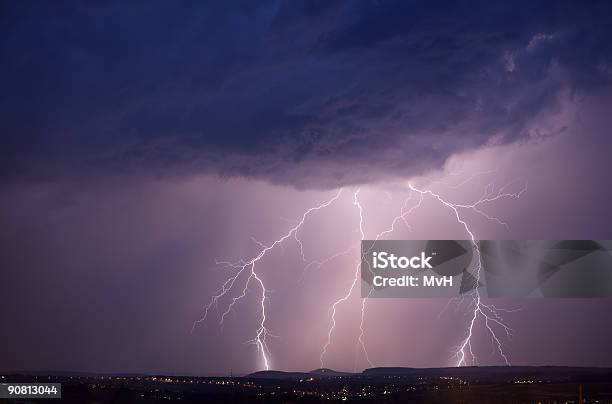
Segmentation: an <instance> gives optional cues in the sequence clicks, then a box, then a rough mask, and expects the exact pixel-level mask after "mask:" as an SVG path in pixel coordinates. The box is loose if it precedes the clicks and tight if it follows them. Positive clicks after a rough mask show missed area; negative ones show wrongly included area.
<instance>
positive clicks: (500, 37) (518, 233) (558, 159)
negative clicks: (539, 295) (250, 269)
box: [0, 0, 612, 374]
mask: <svg viewBox="0 0 612 404" xmlns="http://www.w3.org/2000/svg"><path fill="white" fill-rule="evenodd" d="M0 32H1V35H0V136H1V139H2V142H1V148H0V153H1V154H0V156H1V158H0V245H1V246H2V247H1V248H0V319H1V320H2V324H1V325H0V372H2V371H12V370H73V371H87V372H169V373H182V374H225V373H227V372H229V370H230V369H233V371H234V372H236V373H246V372H251V371H255V370H259V369H261V368H262V363H261V358H260V355H258V353H257V349H256V347H255V346H254V345H249V344H247V343H245V342H246V341H248V340H250V339H252V338H253V336H254V332H255V331H256V329H257V327H258V322H259V321H260V315H261V312H260V307H259V302H258V300H257V297H258V295H257V289H256V287H254V286H255V285H251V286H252V287H251V288H249V289H248V293H247V294H246V296H245V298H244V299H242V300H241V301H239V302H238V303H237V304H236V306H235V310H234V312H232V313H230V315H229V316H228V318H227V319H226V321H225V324H224V327H220V326H219V317H218V315H217V313H216V312H214V311H213V313H212V314H211V316H210V317H209V318H208V319H207V321H206V322H202V323H201V324H199V325H198V326H197V327H196V328H195V329H194V330H193V332H191V331H192V325H193V324H194V321H196V320H198V319H200V318H202V316H203V313H204V310H203V308H204V306H205V305H206V304H207V303H208V302H209V301H210V298H211V296H212V295H213V294H214V292H215V291H216V290H218V289H219V287H220V286H221V285H222V283H223V282H224V280H225V279H226V278H227V276H228V274H230V273H231V268H230V269H228V268H223V267H222V266H220V265H218V264H217V262H218V261H230V262H238V261H239V260H240V259H246V260H248V259H251V258H252V257H253V256H256V255H257V254H258V252H259V251H260V250H261V245H260V244H259V243H263V244H264V245H269V244H270V243H272V242H273V241H274V240H276V239H278V238H279V237H281V236H282V235H283V234H285V233H287V231H288V230H289V229H290V228H292V227H293V226H295V225H296V224H297V223H298V221H299V220H300V218H301V217H302V214H303V213H304V212H305V211H306V210H307V209H309V208H311V207H313V206H316V205H318V204H321V203H323V202H324V201H327V200H329V199H330V198H332V197H333V196H334V195H335V194H336V193H337V192H338V189H340V188H343V189H344V191H343V193H342V194H341V196H340V198H339V199H338V200H337V201H336V202H335V203H334V204H332V205H330V206H329V207H327V208H325V209H322V210H321V211H320V212H317V214H316V215H312V216H309V218H308V220H307V221H306V222H305V224H304V226H303V227H302V228H300V231H299V239H300V240H301V241H302V244H303V250H304V254H305V257H306V260H307V261H308V262H310V261H312V260H315V261H322V260H325V259H326V258H327V257H330V256H332V255H334V254H337V253H339V252H344V251H348V253H346V254H344V255H341V256H339V257H337V258H335V259H333V260H331V261H329V262H327V263H326V264H324V265H321V266H317V265H315V266H311V267H309V269H308V271H306V272H304V267H305V265H306V263H305V262H304V260H303V259H302V257H301V255H300V248H299V243H298V242H297V241H296V240H295V239H294V238H293V237H291V238H289V239H288V240H287V241H286V242H284V243H283V244H282V245H281V246H279V247H278V248H275V249H274V250H272V251H271V252H270V254H268V255H266V256H265V257H264V259H262V261H261V262H260V263H258V271H259V274H260V276H261V278H262V279H264V280H265V283H266V285H267V288H268V289H269V293H268V300H267V304H266V314H267V320H268V323H267V326H268V327H269V329H270V331H271V332H272V333H273V334H274V335H276V336H277V338H276V337H271V338H270V339H269V342H268V343H269V349H270V358H271V366H272V367H273V368H276V369H283V370H309V369H314V368H318V367H320V363H319V355H320V352H321V348H322V346H323V345H324V344H325V341H326V339H327V332H328V329H329V325H330V316H329V312H328V308H329V306H330V304H331V303H333V301H335V300H336V299H338V298H339V297H341V296H342V295H343V294H344V293H345V292H346V290H347V287H348V286H350V284H351V281H352V279H353V273H354V263H355V260H356V259H358V258H359V257H358V252H357V251H358V250H357V249H358V248H359V241H360V239H361V234H360V229H359V212H358V210H357V209H356V207H355V205H354V192H355V190H356V189H360V193H359V195H360V201H361V203H362V206H363V225H364V230H365V236H366V238H367V237H370V238H372V237H374V236H375V235H376V234H377V233H379V232H381V231H383V230H384V229H386V228H388V226H389V224H390V222H391V220H392V219H393V217H394V216H397V214H398V213H399V212H400V210H401V208H402V205H403V204H404V202H405V200H406V198H407V197H408V196H409V189H408V187H407V185H408V184H409V183H410V184H418V186H419V187H422V188H424V189H431V190H433V191H435V192H436V193H439V194H441V195H443V196H444V198H446V199H448V200H452V201H454V202H455V203H470V201H472V202H473V201H474V200H478V198H480V197H481V195H482V193H483V192H484V190H485V189H487V187H488V186H491V187H493V188H495V189H503V187H504V186H506V187H508V188H507V189H508V190H511V191H517V190H518V189H519V188H520V184H528V189H527V191H525V192H524V193H523V194H522V195H521V197H520V198H519V199H513V198H510V200H506V199H504V200H500V201H496V203H490V204H485V205H483V206H482V209H483V211H486V213H487V214H489V215H495V216H496V217H500V218H502V220H503V221H504V222H506V223H507V224H508V227H507V228H506V227H505V226H503V225H500V224H499V223H497V222H496V221H494V220H487V219H486V218H484V217H483V216H482V215H478V214H474V212H464V213H465V217H464V218H465V220H466V221H467V222H468V223H469V225H470V228H471V229H472V231H473V232H474V234H475V236H476V237H477V238H481V239H611V238H612V227H611V226H612V213H611V211H610V207H611V206H612V188H611V186H610V184H611V182H610V173H611V172H612V162H611V161H610V148H611V147H612V137H611V136H612V133H611V132H612V113H611V112H612V4H611V3H610V2H605V1H587V2H566V1H554V2H553V1H551V2H545V1H542V2H506V3H501V2H491V1H483V2H448V3H446V2H411V1H383V0H378V1H375V0H371V1H351V2H340V1H287V2H284V1H282V2H279V1H257V2H254V1H219V2H215V3H213V2H193V3H190V2H180V3H176V2H170V1H167V2H156V1H147V2H141V3H139V2H94V1H89V2H42V1H39V2H36V1H30V2H19V1H3V2H1V3H0ZM406 219H407V222H408V223H403V224H402V225H401V226H398V227H397V229H396V231H394V232H393V234H390V235H388V237H387V238H393V239H467V238H468V236H467V234H466V232H465V230H464V228H463V227H462V226H460V225H459V224H458V223H457V221H456V220H455V218H454V217H453V215H452V214H451V213H449V211H448V210H447V209H444V207H443V206H441V205H440V204H439V203H437V202H436V201H435V200H433V199H432V198H429V199H425V200H424V202H423V204H422V206H421V207H420V208H419V209H418V210H416V211H415V212H414V213H413V214H411V215H410V216H409V217H407V218H406ZM228 271H229V272H228ZM243 286H244V284H243V283H241V284H240V286H239V288H238V289H236V290H235V291H234V292H233V293H232V295H231V296H229V301H228V299H225V300H224V301H223V304H222V305H220V311H221V312H223V310H224V308H225V307H226V305H227V303H229V302H231V298H232V297H234V296H237V295H239V294H240V292H241V291H242V287H243ZM495 304H496V305H499V306H501V307H505V308H508V309H512V310H513V312H511V313H507V316H506V319H507V322H508V324H509V325H510V326H511V327H512V328H513V329H514V335H513V336H512V338H511V339H505V338H504V347H505V349H506V352H507V353H508V355H509V357H510V359H511V362H512V363H513V364H517V365H519V364H521V365H539V364H544V365H581V366H583V365H584V366H612V349H610V347H609V339H610V335H611V333H612V326H611V323H610V321H609V319H610V310H611V309H612V300H608V299H581V300H569V299H567V300H554V299H546V300H543V299H542V300H508V301H497V302H495ZM360 308H361V300H360V298H359V291H358V290H357V291H356V292H355V293H354V294H352V295H351V296H350V298H349V299H348V300H347V301H346V302H344V304H342V305H340V306H339V310H338V315H337V317H336V320H337V324H336V328H335V330H334V333H333V338H332V344H331V345H330V347H329V349H328V352H327V354H326V356H325V364H324V365H325V366H326V367H330V368H334V369H337V370H353V369H358V370H361V369H363V368H365V367H367V366H368V363H367V361H366V360H365V357H364V355H363V353H362V352H360V350H359V349H357V347H356V342H357V336H358V335H359V322H360ZM514 309H518V311H514ZM468 317H469V312H468V311H466V306H465V305H463V306H459V305H456V304H454V303H452V304H451V305H447V302H446V301H443V300H433V299H432V300H415V299H398V300H385V299H380V300H369V301H368V306H367V315H366V317H365V343H366V345H367V349H368V353H369V357H370V359H371V361H372V362H373V363H374V364H375V365H376V366H412V367H434V366H453V364H454V362H455V360H454V357H453V353H454V349H455V348H456V347H457V345H458V344H459V343H460V342H461V341H462V339H463V338H465V333H466V321H467V320H468ZM473 346H474V349H475V351H476V353H477V355H478V363H479V364H482V365H493V364H501V363H502V361H501V359H500V357H499V355H496V353H495V352H494V351H493V350H492V347H491V341H490V338H489V337H488V335H487V334H486V333H485V332H482V327H480V328H477V332H476V335H475V336H474V343H473Z"/></svg>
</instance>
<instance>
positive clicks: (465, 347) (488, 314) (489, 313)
mask: <svg viewBox="0 0 612 404" xmlns="http://www.w3.org/2000/svg"><path fill="white" fill-rule="evenodd" d="M486 173H489V172H485V173H483V174H486ZM473 177H474V176H473ZM473 177H470V179H469V180H471V179H472V178H473ZM469 180H468V181H469ZM465 182H467V181H465ZM509 185H511V184H508V185H507V186H506V187H502V188H500V189H499V190H498V191H497V192H495V191H494V186H493V185H492V184H489V185H488V186H487V187H486V188H485V191H484V193H483V195H482V196H481V197H480V199H478V200H477V201H476V202H474V203H471V204H459V203H453V202H450V201H448V200H447V199H445V198H443V197H442V196H441V195H440V194H439V193H436V192H434V191H432V190H430V189H421V188H417V187H415V186H414V185H413V184H408V185H407V187H408V190H409V195H408V197H407V199H406V200H405V202H404V203H403V205H402V207H401V209H400V213H399V215H398V216H396V217H395V218H393V220H392V221H391V223H390V226H389V228H388V229H386V230H384V231H382V232H380V233H378V234H377V235H376V236H375V238H374V239H375V240H379V239H381V238H382V237H384V236H387V235H389V234H391V233H393V232H394V231H395V228H396V225H397V224H398V223H400V222H403V223H404V224H405V225H406V226H407V227H410V226H409V222H408V220H407V217H408V216H409V215H411V214H412V213H413V212H414V211H416V210H417V209H418V208H420V207H421V205H422V203H423V201H424V200H425V199H426V198H429V199H433V200H434V201H436V202H437V203H439V204H441V205H442V206H443V207H445V208H447V209H448V210H449V212H450V213H451V214H452V216H453V217H454V219H455V220H456V221H457V223H458V224H459V225H460V226H461V227H462V228H463V229H464V230H465V232H466V233H467V235H468V236H469V237H470V240H471V243H472V246H473V249H474V252H475V256H476V264H475V270H474V272H475V278H476V282H478V281H479V280H480V272H481V268H482V258H481V254H480V249H479V245H478V242H477V240H476V238H475V236H474V233H473V231H472V230H471V229H470V227H469V225H468V224H467V222H466V221H465V219H464V218H463V212H464V211H471V212H473V213H475V214H477V215H480V216H482V217H484V218H485V219H487V220H492V221H495V222H496V223H498V224H501V225H503V226H506V227H507V226H508V225H507V223H505V222H504V221H502V220H501V219H499V218H497V217H495V216H491V215H490V214H488V213H486V212H485V211H483V210H482V206H483V205H485V204H488V203H491V202H495V201H498V200H501V199H508V198H513V199H518V198H520V196H521V195H522V194H523V192H525V191H526V190H527V184H525V185H524V186H523V188H522V189H521V190H520V191H519V192H506V191H505V189H506V188H508V187H509ZM342 191H343V190H342V189H340V190H338V191H337V193H336V194H335V195H334V196H333V197H332V198H331V199H329V200H327V201H326V202H323V203H321V204H320V205H318V206H315V207H312V208H310V209H308V210H307V211H306V212H305V213H304V214H303V215H302V217H301V219H300V220H299V222H298V223H297V224H296V225H295V226H294V227H292V228H291V229H289V231H288V232H287V233H285V234H284V235H283V236H282V237H280V238H278V239H277V240H275V241H274V242H272V243H271V244H270V245H264V244H263V243H260V242H259V241H257V240H255V239H253V240H254V242H255V243H256V244H257V245H259V246H260V247H261V250H260V251H259V253H257V254H256V255H255V256H254V257H253V258H251V259H250V260H246V261H245V260H241V261H239V262H237V263H230V262H219V263H218V264H221V265H223V266H225V267H227V268H229V269H231V270H233V271H235V273H234V274H233V275H232V276H230V277H229V278H228V279H227V280H226V281H225V282H224V283H223V284H222V286H221V288H220V289H219V290H218V291H217V292H216V293H215V294H214V295H213V296H212V298H211V300H210V302H209V303H208V305H206V306H205V309H204V315H203V317H202V318H201V319H199V320H197V321H196V322H194V325H193V328H192V332H193V330H194V329H195V327H196V326H197V325H198V324H200V323H202V322H204V321H206V319H207V318H208V316H209V314H210V311H211V309H212V308H213V307H214V308H215V309H217V310H218V306H219V301H220V299H222V298H224V297H229V296H230V294H232V291H233V290H234V289H235V288H234V285H236V282H243V289H242V292H241V293H240V294H238V295H237V296H234V297H231V299H230V303H229V304H228V305H227V307H226V309H225V311H223V313H222V314H220V320H219V324H220V326H221V327H223V324H224V321H225V319H226V317H227V315H228V314H229V313H230V312H233V311H234V307H235V305H236V304H237V303H238V302H239V301H240V300H241V299H243V298H244V297H245V296H246V294H247V292H248V290H249V287H250V285H251V284H252V283H253V284H255V287H256V289H257V290H258V291H259V292H258V293H259V295H258V296H259V298H258V299H259V304H260V313H261V316H260V321H259V325H258V327H257V329H256V330H255V333H254V337H253V338H252V339H251V340H250V341H248V342H249V343H252V344H254V345H255V346H256V347H257V351H258V353H259V354H260V355H261V360H262V363H263V367H264V368H265V369H266V370H269V369H270V349H269V347H268V337H273V334H271V333H270V331H269V330H268V328H267V327H266V321H267V318H266V305H267V303H268V297H267V294H268V289H266V286H265V284H264V281H263V279H262V278H261V276H260V274H259V273H258V272H257V271H256V268H257V264H258V263H259V262H260V261H261V260H262V259H263V258H264V257H265V256H266V254H267V253H268V252H269V251H271V250H272V249H274V248H275V247H277V246H280V245H281V244H282V243H283V242H285V241H286V240H288V239H290V238H292V239H294V240H295V241H296V242H297V244H298V246H299V249H300V254H301V259H302V261H304V262H306V261H307V260H306V258H305V256H304V248H303V244H302V241H301V240H300V238H299V237H298V232H299V230H300V228H301V227H302V225H303V224H304V222H305V221H306V219H307V218H308V217H309V216H310V215H312V214H314V213H315V212H317V211H319V210H321V209H323V208H326V207H328V206H329V205H331V204H333V203H334V202H336V201H337V200H338V199H339V197H340V195H341V193H342ZM359 193H360V189H357V190H356V191H355V192H354V194H353V205H354V206H355V207H356V210H357V212H358V214H359V233H360V236H361V240H364V239H365V238H366V235H365V230H364V209H363V206H362V204H361V202H360V200H359ZM414 195H416V196H417V200H416V203H415V204H414V205H413V206H411V207H410V208H408V206H409V203H410V202H411V201H412V198H413V196H414ZM349 250H350V249H349ZM349 250H347V251H344V252H341V253H338V254H334V255H333V256H331V257H329V258H328V259H326V260H323V261H313V262H310V263H308V265H306V267H305V268H304V271H306V269H307V268H309V267H310V266H312V265H318V266H321V265H323V264H324V263H326V262H328V261H329V260H331V259H334V258H336V257H338V256H340V255H346V254H347V253H348V252H349ZM359 266H360V260H357V263H356V265H355V270H354V277H353V280H352V283H351V284H350V286H349V288H348V289H347V290H346V291H345V293H344V294H342V295H341V296H340V297H339V298H338V299H337V300H336V301H334V302H333V303H332V304H331V306H330V307H329V310H328V314H329V316H330V327H329V329H328V333H327V340H326V342H325V344H324V345H323V347H322V350H321V355H320V362H321V367H324V359H325V355H326V354H327V352H328V349H329V347H330V345H331V343H332V336H333V333H334V330H335V328H336V314H337V308H338V306H339V305H341V304H342V303H344V302H346V301H347V300H349V298H350V297H351V295H352V294H353V291H354V289H355V286H356V285H357V284H358V282H359ZM370 293H371V290H370ZM368 297H369V294H368ZM470 297H471V303H470V309H469V310H470V313H471V314H470V321H469V324H468V327H467V332H466V337H465V338H464V339H463V340H462V342H461V344H460V345H459V346H458V348H457V350H456V352H455V356H456V358H457V362H456V366H465V365H468V364H475V363H476V356H475V354H474V351H473V349H472V337H473V335H474V332H475V327H476V324H477V323H478V322H479V321H481V322H482V323H483V324H484V327H485V329H486V331H487V332H488V333H489V335H490V337H491V342H492V344H493V346H494V348H495V349H496V350H497V352H498V353H499V355H500V357H501V358H502V359H503V360H504V361H505V363H506V364H507V365H510V361H509V359H508V355H507V354H506V352H505V351H504V349H503V345H502V342H501V340H500V338H499V337H498V334H497V330H501V331H503V332H504V333H505V334H506V336H507V337H509V336H511V334H512V330H511V329H510V328H509V327H508V326H507V325H506V323H505V322H504V320H503V318H502V316H501V315H500V312H512V310H505V309H500V308H497V307H495V306H493V305H488V304H485V303H483V301H482V299H481V296H480V292H479V288H478V287H477V285H476V287H475V288H474V289H473V290H472V291H471V292H470ZM367 300H368V299H367V298H363V299H362V300H361V321H360V325H359V330H360V334H359V336H358V338H357V344H356V351H355V352H356V356H355V367H356V365H357V353H358V350H361V352H363V354H364V356H365V359H366V361H367V362H368V364H369V365H370V366H371V367H373V366H374V364H373V363H372V361H371V360H370V356H369V355H368V352H367V350H366V344H365V328H364V322H365V314H366V302H367Z"/></svg>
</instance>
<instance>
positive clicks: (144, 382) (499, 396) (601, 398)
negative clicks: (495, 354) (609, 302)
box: [0, 367, 612, 404]
mask: <svg viewBox="0 0 612 404" xmlns="http://www.w3.org/2000/svg"><path fill="white" fill-rule="evenodd" d="M0 382H1V383H10V382H41V383H42V382H54V383H61V384H62V399H61V400H58V399H55V400H51V401H50V402H66V403H159V402H180V403H247V402H272V403H317V402H326V403H330V402H343V401H348V402H358V403H379V404H380V403H394V402H411V403H517V404H518V403H580V402H582V403H612V369H602V368H570V367H468V368H439V369H412V368H374V369H367V370H365V371H364V372H362V373H339V372H334V371H332V370H329V369H318V370H314V371H312V372H305V373H286V372H272V371H271V372H257V373H253V374H251V375H247V376H244V377H187V376H184V377H183V376H162V375H157V376H153V375H149V376H144V375H83V374H80V375H77V374H73V375H69V374H62V375H58V374H52V375H48V374H45V375H42V374H36V375H23V374H10V375H6V374H5V375H3V376H1V378H0ZM580 391H582V398H581V397H580ZM581 400H582V401H581ZM42 401H43V402H49V401H48V400H42ZM9 402H11V403H15V402H19V403H35V402H38V403H40V402H41V399H36V400H35V399H22V400H6V399H5V400H2V399H0V403H9Z"/></svg>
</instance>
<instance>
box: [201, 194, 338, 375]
mask: <svg viewBox="0 0 612 404" xmlns="http://www.w3.org/2000/svg"><path fill="white" fill-rule="evenodd" d="M341 193H342V189H340V190H339V191H338V192H337V193H336V195H335V196H334V197H333V198H331V199H330V200H328V201H327V202H324V203H322V204H320V205H318V206H315V207H313V208H310V209H308V210H307V211H306V212H305V213H304V214H303V215H302V218H301V220H300V221H299V222H298V224H296V225H295V226H294V227H292V228H291V229H290V230H289V231H288V232H287V233H286V234H285V235H283V236H282V237H281V238H279V239H277V240H275V241H274V242H273V243H272V244H270V245H269V246H266V245H264V244H262V243H259V242H257V243H258V244H259V245H260V246H261V247H262V249H261V250H260V252H259V253H258V254H257V255H256V256H255V257H254V258H252V259H251V260H249V261H246V262H245V261H243V260H241V261H239V262H238V263H229V264H228V266H229V267H230V268H234V269H237V270H238V272H237V273H236V274H235V275H234V276H231V277H230V278H228V279H227V280H226V281H225V282H224V283H223V285H222V286H221V289H220V290H219V291H218V292H217V293H216V294H215V295H213V297H212V298H211V300H210V302H209V303H208V305H206V307H205V310H204V316H203V317H202V318H201V319H199V320H197V321H196V322H195V323H194V324H193V328H192V332H193V330H194V328H195V327H196V326H197V325H198V324H199V323H201V322H204V321H206V319H207V317H208V314H209V313H210V310H211V309H212V308H213V307H215V308H218V305H219V299H221V298H222V297H224V296H226V295H227V294H228V293H231V291H232V290H233V286H234V284H235V283H236V281H237V280H238V279H239V278H240V277H241V276H242V275H243V274H244V273H246V274H247V275H246V276H247V278H246V281H245V283H244V288H243V289H242V293H241V294H240V295H238V296H237V297H233V298H232V300H231V303H230V304H229V305H228V306H227V308H226V310H225V311H224V312H223V314H222V315H221V319H220V320H219V324H220V325H221V326H223V324H224V321H225V317H226V316H227V314H229V313H230V312H231V311H233V309H234V306H235V305H236V303H237V302H238V301H240V300H241V299H242V298H244V297H245V296H246V294H247V291H248V288H249V284H250V283H251V281H253V280H255V282H256V283H257V285H258V287H259V289H260V290H261V294H260V296H259V303H260V306H261V318H260V319H261V321H260V323H259V327H258V328H257V330H256V332H255V337H254V338H253V339H251V340H250V341H248V342H250V343H252V344H254V345H255V346H256V347H257V351H258V352H259V354H260V355H261V359H262V361H263V366H264V368H265V369H266V370H270V359H269V357H270V350H269V348H268V344H267V340H266V337H272V336H273V334H271V333H270V331H269V330H268V329H267V328H266V320H267V318H266V301H267V292H268V290H267V289H266V286H265V285H264V282H263V280H262V279H261V277H260V276H259V274H258V273H257V272H256V271H255V265H256V264H257V263H258V262H259V261H260V260H261V259H262V258H263V257H264V256H265V255H266V254H267V253H268V252H269V251H270V250H272V249H273V248H275V247H276V246H278V245H280V244H281V243H283V242H284V241H285V240H287V239H288V238H290V237H294V238H295V239H296V240H298V242H299V245H300V248H301V247H302V244H301V242H300V241H299V238H297V237H296V236H295V234H296V233H297V231H298V230H299V229H300V227H302V225H303V224H304V222H305V221H306V218H307V217H308V216H309V215H310V214H312V213H313V212H316V211H318V210H320V209H323V208H325V207H327V206H329V205H331V204H332V203H333V202H334V201H336V200H337V199H338V198H339V197H340V194H341ZM301 252H302V257H304V255H303V254H304V252H303V250H301Z"/></svg>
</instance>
